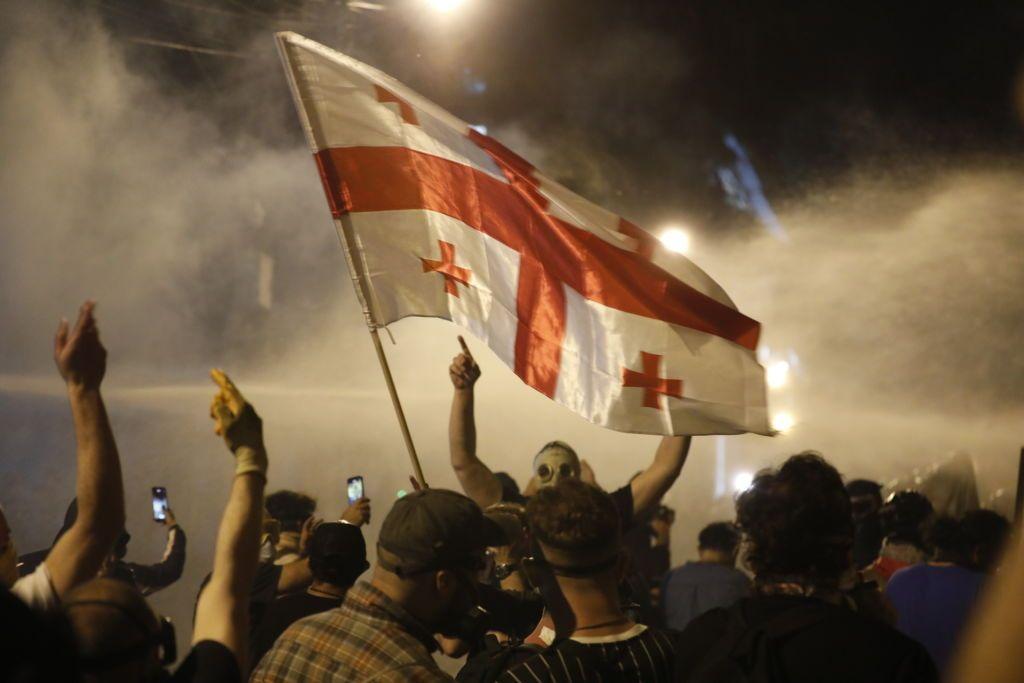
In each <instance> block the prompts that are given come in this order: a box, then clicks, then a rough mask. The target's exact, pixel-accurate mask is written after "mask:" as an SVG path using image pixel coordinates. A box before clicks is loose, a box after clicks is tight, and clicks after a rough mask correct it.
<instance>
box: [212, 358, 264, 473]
mask: <svg viewBox="0 0 1024 683" xmlns="http://www.w3.org/2000/svg"><path fill="white" fill-rule="evenodd" d="M210 377H211V378H213V381H214V382H216V383H217V386H219V387H220V391H218V392H217V394H216V396H214V397H213V403H212V404H211V405H210V417H212V418H213V420H214V428H213V431H214V433H215V434H218V435H220V436H223V437H224V442H225V443H226V444H227V446H228V448H229V449H230V450H231V452H232V453H234V454H235V461H236V465H235V474H246V473H248V472H257V473H259V474H261V475H262V476H263V477H266V475H267V451H266V448H265V447H264V445H263V420H261V419H260V416H259V415H257V414H256V410H255V409H254V408H253V407H252V405H250V404H249V402H248V401H246V400H245V397H244V396H242V392H240V391H239V390H238V388H237V387H236V386H235V384H234V382H232V381H231V379H230V378H229V377H228V376H227V375H225V374H224V372H223V371H222V370H216V369H215V370H211V371H210Z"/></svg>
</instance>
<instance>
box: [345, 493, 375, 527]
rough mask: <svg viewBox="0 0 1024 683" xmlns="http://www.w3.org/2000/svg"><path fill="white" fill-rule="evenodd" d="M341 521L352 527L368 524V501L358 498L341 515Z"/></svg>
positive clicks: (367, 499)
mask: <svg viewBox="0 0 1024 683" xmlns="http://www.w3.org/2000/svg"><path fill="white" fill-rule="evenodd" d="M341 520H342V521H343V522H347V523H349V524H352V525H354V526H363V525H364V524H369V523H370V499H369V498H360V499H359V500H357V501H356V502H354V503H352V504H351V505H349V506H348V507H347V508H346V509H345V512H343V513H341Z"/></svg>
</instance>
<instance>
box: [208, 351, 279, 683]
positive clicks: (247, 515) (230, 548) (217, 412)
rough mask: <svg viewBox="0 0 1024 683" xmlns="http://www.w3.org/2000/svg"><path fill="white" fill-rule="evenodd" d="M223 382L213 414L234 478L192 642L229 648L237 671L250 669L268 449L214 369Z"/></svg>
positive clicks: (255, 419) (255, 422) (255, 421)
mask: <svg viewBox="0 0 1024 683" xmlns="http://www.w3.org/2000/svg"><path fill="white" fill-rule="evenodd" d="M211 375H212V376H213V378H214V381H216V382H217V384H219V385H220V388H221V389H220V393H218V394H217V396H216V397H215V398H214V399H213V406H212V407H211V412H212V414H213V417H214V419H215V420H216V422H217V426H216V428H215V430H214V431H215V432H216V433H217V434H222V435H223V436H224V441H225V442H227V445H228V448H229V449H230V450H231V452H232V453H234V455H235V477H234V481H232V483H231V494H230V495H229V496H228V505H227V508H226V509H225V510H224V516H223V517H222V518H221V521H220V529H219V530H218V531H217V547H216V549H215V550H214V556H213V574H212V575H211V576H210V582H209V583H208V584H207V586H206V588H205V590H203V593H202V595H201V596H200V597H199V603H198V604H197V605H196V619H195V626H194V628H193V630H192V642H193V643H198V642H200V641H202V640H213V641H216V642H219V643H221V644H222V645H224V646H225V647H227V648H228V649H229V650H231V651H232V652H233V653H234V655H235V657H236V659H237V660H238V667H239V670H241V671H245V670H247V666H248V660H247V647H248V631H249V592H250V591H251V589H252V584H253V581H254V580H255V578H256V568H257V563H258V560H259V544H260V524H261V521H262V519H263V489H264V487H265V486H266V483H267V452H266V449H265V448H264V446H263V423H262V421H261V420H260V418H259V416H258V415H257V414H256V411H255V410H254V409H253V407H252V406H251V405H249V403H248V402H246V400H245V399H244V398H243V397H242V394H241V393H240V392H239V391H238V389H237V388H235V385H234V384H232V383H231V380H230V379H228V378H227V376H226V375H225V374H224V373H222V372H220V371H218V370H214V371H213V372H212V373H211Z"/></svg>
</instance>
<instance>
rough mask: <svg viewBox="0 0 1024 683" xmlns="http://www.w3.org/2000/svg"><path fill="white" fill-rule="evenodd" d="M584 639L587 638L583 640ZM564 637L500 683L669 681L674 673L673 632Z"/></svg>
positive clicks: (511, 670)
mask: <svg viewBox="0 0 1024 683" xmlns="http://www.w3.org/2000/svg"><path fill="white" fill-rule="evenodd" d="M581 640H583V639H581ZM585 640H586V641H587V642H585V643H581V642H577V641H575V640H563V641H561V642H560V643H556V644H554V645H552V646H551V647H549V648H547V649H546V650H544V651H543V652H541V653H539V654H537V655H535V656H533V657H532V658H530V659H527V660H525V661H522V662H520V663H519V664H516V665H514V666H512V667H510V668H509V669H507V670H506V671H505V672H504V673H503V674H501V675H500V676H499V677H498V679H497V680H498V682H499V683H521V682H522V681H531V682H532V681H537V682H539V683H590V682H591V681H594V682H603V681H620V682H621V683H632V682H634V681H635V682H636V683H668V682H669V681H673V680H676V679H675V678H674V674H673V666H674V657H675V643H674V642H673V640H674V639H673V634H671V633H669V632H667V631H660V630H658V629H653V628H646V629H645V628H643V627H642V626H638V627H635V628H634V629H633V631H632V632H627V633H625V634H622V635H621V636H609V637H605V638H587V639H585Z"/></svg>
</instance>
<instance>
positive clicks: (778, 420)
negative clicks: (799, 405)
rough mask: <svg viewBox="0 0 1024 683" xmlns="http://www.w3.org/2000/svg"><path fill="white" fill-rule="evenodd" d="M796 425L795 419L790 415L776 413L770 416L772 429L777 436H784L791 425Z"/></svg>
mask: <svg viewBox="0 0 1024 683" xmlns="http://www.w3.org/2000/svg"><path fill="white" fill-rule="evenodd" d="M795 424H796V418H794V417H793V414H792V413H776V414H775V415H773V416H772V429H774V430H775V431H777V432H778V433H779V434H785V433H786V432H788V431H789V430H790V429H792V428H793V425H795Z"/></svg>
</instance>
